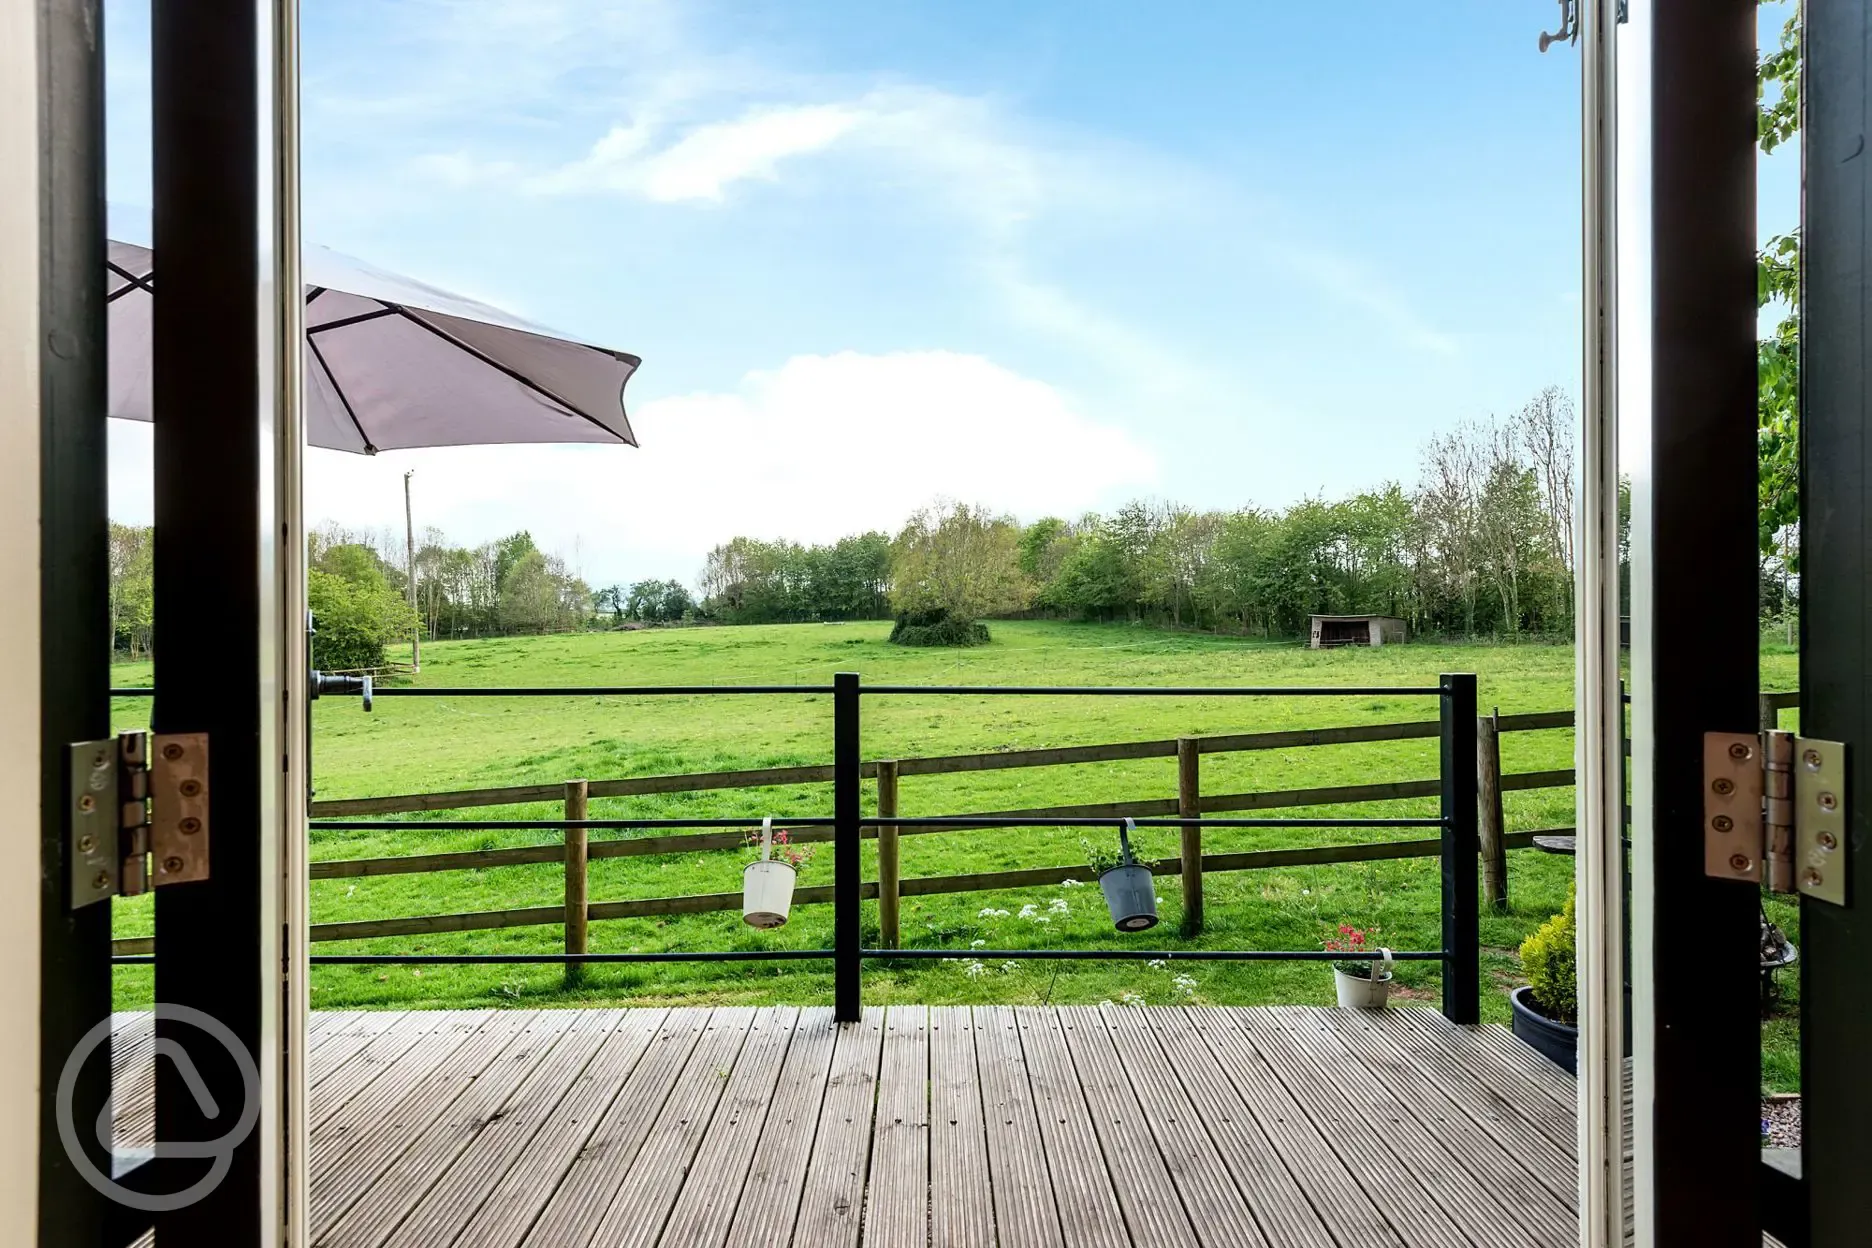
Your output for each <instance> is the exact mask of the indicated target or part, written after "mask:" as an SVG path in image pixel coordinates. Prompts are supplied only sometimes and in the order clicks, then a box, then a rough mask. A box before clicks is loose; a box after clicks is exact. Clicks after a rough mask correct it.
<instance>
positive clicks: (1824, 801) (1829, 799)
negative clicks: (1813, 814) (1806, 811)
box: [1819, 793, 1839, 810]
mask: <svg viewBox="0 0 1872 1248" xmlns="http://www.w3.org/2000/svg"><path fill="white" fill-rule="evenodd" d="M1819 800H1820V809H1821V810H1838V809H1839V798H1837V797H1834V796H1833V795H1832V794H1831V793H1822V794H1821V795H1820V799H1819Z"/></svg>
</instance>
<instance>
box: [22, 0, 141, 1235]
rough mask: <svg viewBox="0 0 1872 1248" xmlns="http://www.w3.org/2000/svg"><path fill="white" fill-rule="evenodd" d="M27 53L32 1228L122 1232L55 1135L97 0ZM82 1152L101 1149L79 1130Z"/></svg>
mask: <svg viewBox="0 0 1872 1248" xmlns="http://www.w3.org/2000/svg"><path fill="white" fill-rule="evenodd" d="M36 7H37V9H38V14H37V16H38V45H39V46H38V60H39V135H40V140H39V157H40V162H41V163H40V167H39V187H38V194H39V230H40V235H39V241H40V270H39V279H40V285H39V307H40V311H39V315H40V335H39V378H40V403H39V494H40V501H39V508H40V525H39V558H40V564H39V566H40V577H39V586H38V592H39V618H40V649H39V656H38V664H39V681H40V703H39V752H40V800H39V814H40V830H39V831H40V843H39V848H40V854H39V860H40V871H39V879H40V901H39V906H40V910H39V922H40V941H39V977H40V1002H39V1022H38V1026H39V1087H40V1090H41V1091H40V1100H39V1122H38V1133H39V1140H40V1149H39V1242H40V1243H41V1244H43V1245H47V1246H48V1248H50V1246H51V1245H64V1244H100V1243H111V1244H113V1245H114V1244H116V1243H122V1242H124V1239H123V1236H124V1235H125V1233H126V1231H127V1230H128V1229H130V1228H129V1227H128V1225H127V1224H125V1223H124V1222H123V1221H122V1220H121V1214H122V1213H123V1212H124V1211H123V1210H122V1207H121V1206H118V1205H115V1204H113V1203H112V1202H110V1201H109V1200H107V1199H106V1198H105V1196H104V1195H103V1194H102V1193H100V1192H98V1191H97V1190H95V1189H94V1188H93V1187H92V1186H91V1185H90V1184H89V1183H88V1182H87V1181H86V1180H85V1178H84V1176H83V1175H82V1174H81V1173H80V1172H79V1170H78V1169H77V1167H76V1166H74V1165H73V1163H72V1159H71V1158H70V1157H69V1156H67V1154H66V1152H65V1149H64V1147H63V1145H62V1144H61V1142H60V1131H59V1126H58V1116H57V1105H56V1103H57V1098H56V1096H55V1095H54V1092H55V1090H56V1089H57V1087H58V1085H59V1078H60V1074H61V1073H62V1071H63V1069H64V1066H65V1061H66V1058H67V1057H68V1056H69V1055H71V1054H72V1053H73V1052H75V1051H76V1050H77V1048H78V1046H79V1043H80V1041H81V1040H82V1038H83V1037H84V1035H85V1033H86V1032H88V1031H90V1030H91V1028H92V1027H93V1026H95V1025H96V1024H97V1023H98V1022H100V1021H101V1020H103V1019H105V1018H107V1017H109V1015H110V1010H111V966H110V941H111V907H110V905H109V904H94V905H89V906H86V907H84V908H82V909H77V910H74V909H73V908H72V906H71V898H70V897H69V895H68V893H67V883H66V880H67V876H68V874H69V869H68V867H67V865H66V850H65V838H66V830H67V821H66V811H67V809H68V805H69V803H70V802H71V801H72V797H71V795H70V794H68V793H67V791H66V788H67V780H66V773H67V748H66V747H67V746H68V744H69V743H71V742H75V741H94V740H98V739H100V738H102V737H105V736H107V735H108V734H109V732H110V694H109V688H110V667H109V656H110V644H111V643H110V629H109V604H110V590H109V569H108V554H107V536H108V530H107V527H106V526H107V523H108V521H107V515H108V510H109V488H108V455H107V451H108V443H107V438H106V434H105V428H104V420H105V418H104V409H105V399H104V396H105V370H106V363H105V358H106V357H105V349H106V348H105V335H104V280H103V267H102V261H103V257H104V61H103V50H102V47H101V40H102V33H103V14H102V13H101V11H100V7H99V4H98V0H41V3H40V4H38V5H37V6H36ZM109 1097H110V1063H109V1062H108V1061H105V1060H92V1061H88V1062H86V1063H84V1064H83V1065H82V1067H81V1068H80V1070H79V1073H78V1076H77V1080H76V1083H75V1085H74V1087H73V1094H72V1102H71V1116H72V1120H73V1121H74V1122H75V1123H80V1124H85V1125H86V1127H88V1125H89V1124H91V1123H93V1122H96V1121H97V1117H98V1114H99V1112H100V1111H102V1110H103V1108H104V1105H105V1103H106V1102H107V1101H108V1099H109ZM77 1136H78V1139H79V1141H80V1143H81V1146H82V1147H83V1148H84V1149H85V1152H86V1154H87V1155H88V1159H89V1161H90V1164H91V1165H92V1166H93V1167H94V1168H96V1169H97V1170H98V1171H99V1172H101V1173H104V1174H109V1173H110V1170H111V1158H110V1155H109V1153H108V1152H106V1151H105V1150H104V1148H103V1147H102V1146H101V1145H100V1144H99V1143H98V1142H97V1140H96V1138H95V1135H94V1133H93V1132H92V1131H90V1130H88V1129H81V1130H79V1131H78V1132H77Z"/></svg>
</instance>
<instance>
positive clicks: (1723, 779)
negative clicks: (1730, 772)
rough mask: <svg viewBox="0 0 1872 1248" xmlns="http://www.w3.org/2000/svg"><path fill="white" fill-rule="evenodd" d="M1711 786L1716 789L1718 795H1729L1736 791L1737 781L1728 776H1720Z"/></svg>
mask: <svg viewBox="0 0 1872 1248" xmlns="http://www.w3.org/2000/svg"><path fill="white" fill-rule="evenodd" d="M1710 788H1712V789H1714V790H1716V793H1717V796H1719V797H1728V796H1729V795H1730V794H1731V793H1733V792H1735V781H1733V780H1731V779H1730V778H1729V777H1728V776H1718V777H1716V782H1715V783H1714V784H1712V785H1710Z"/></svg>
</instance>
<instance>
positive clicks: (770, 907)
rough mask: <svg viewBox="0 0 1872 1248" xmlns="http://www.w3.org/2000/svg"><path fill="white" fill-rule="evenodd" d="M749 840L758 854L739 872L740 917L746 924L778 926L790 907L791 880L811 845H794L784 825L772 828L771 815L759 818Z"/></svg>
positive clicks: (796, 873)
mask: <svg viewBox="0 0 1872 1248" xmlns="http://www.w3.org/2000/svg"><path fill="white" fill-rule="evenodd" d="M748 844H749V845H752V846H756V847H758V849H759V851H760V857H758V858H756V859H755V860H754V861H753V862H750V863H748V864H747V867H746V868H745V869H744V870H743V871H742V872H741V919H742V921H743V922H745V923H746V924H747V925H748V926H749V927H759V928H770V927H779V926H780V925H781V924H783V923H785V922H786V921H787V913H788V911H790V910H791V909H792V908H793V881H794V879H795V878H796V877H797V876H798V874H799V869H800V868H801V867H803V866H805V865H806V863H807V862H808V861H810V860H811V858H812V849H811V847H810V846H809V847H806V848H804V849H802V848H801V847H799V846H797V845H794V844H793V843H792V842H791V841H789V840H788V839H787V833H786V829H785V828H782V829H780V830H779V831H778V832H776V831H774V826H773V818H772V817H771V816H769V817H768V818H766V819H762V820H761V826H760V831H759V832H750V833H748Z"/></svg>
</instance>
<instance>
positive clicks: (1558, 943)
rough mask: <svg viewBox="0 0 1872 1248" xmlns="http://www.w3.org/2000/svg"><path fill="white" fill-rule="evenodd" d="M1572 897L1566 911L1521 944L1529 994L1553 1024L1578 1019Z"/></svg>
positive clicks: (1522, 961) (1577, 983)
mask: <svg viewBox="0 0 1872 1248" xmlns="http://www.w3.org/2000/svg"><path fill="white" fill-rule="evenodd" d="M1573 942H1574V925H1573V898H1572V896H1571V895H1569V896H1568V897H1567V903H1566V909H1564V910H1562V911H1561V912H1560V913H1559V914H1556V915H1554V916H1553V918H1551V919H1548V920H1547V921H1546V922H1545V923H1543V924H1541V925H1540V928H1539V930H1537V931H1536V932H1535V933H1534V934H1533V935H1532V936H1530V937H1528V938H1527V939H1526V940H1524V941H1522V942H1521V967H1522V969H1523V970H1525V971H1526V972H1527V977H1528V988H1529V990H1530V991H1529V994H1528V995H1530V996H1531V997H1533V998H1534V1004H1535V1005H1538V1006H1539V1007H1540V1009H1541V1013H1543V1014H1545V1015H1546V1016H1547V1017H1548V1018H1551V1019H1553V1020H1554V1021H1555V1022H1556V1023H1567V1024H1569V1025H1571V1024H1573V1023H1576V1022H1577V1021H1578V1020H1579V981H1578V978H1577V974H1576V972H1575V969H1574V953H1573Z"/></svg>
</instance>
